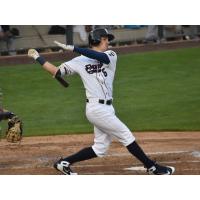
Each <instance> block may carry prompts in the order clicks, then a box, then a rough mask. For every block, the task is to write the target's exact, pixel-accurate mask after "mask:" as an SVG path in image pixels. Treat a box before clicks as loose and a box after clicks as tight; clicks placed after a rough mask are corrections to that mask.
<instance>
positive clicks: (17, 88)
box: [0, 42, 200, 175]
mask: <svg viewBox="0 0 200 200" xmlns="http://www.w3.org/2000/svg"><path fill="white" fill-rule="evenodd" d="M188 44H190V43H188ZM196 44H198V45H199V46H200V44H199V42H198V43H196ZM196 44H195V45H196ZM198 45H196V48H189V49H178V50H177V51H175V50H172V51H166V53H165V52H164V51H162V52H151V53H147V54H146V53H143V52H141V49H142V50H143V51H145V47H142V48H141V49H140V50H139V51H140V52H141V53H140V54H127V55H123V56H120V57H119V68H118V69H117V73H116V82H115V85H114V89H115V90H114V97H115V100H114V104H115V108H116V111H117V115H118V116H119V118H120V119H121V120H122V121H123V122H125V123H126V124H127V125H128V127H129V128H130V129H131V130H133V131H134V130H136V132H134V135H135V136H136V138H137V140H138V142H139V144H141V146H142V147H143V148H144V150H145V152H147V154H148V155H150V157H151V158H153V159H156V160H157V161H158V162H159V163H161V164H166V165H168V164H169V165H172V166H175V167H176V173H175V174H200V131H199V130H200V110H199V108H200V59H199V51H200V48H198V47H197V46H198ZM185 46H186V47H187V43H186V44H185ZM151 48H155V49H159V48H160V47H159V45H157V46H153V47H152V46H147V49H148V50H149V49H151ZM162 48H163V46H162ZM174 48H176V45H174V44H171V46H170V44H167V45H166V49H170V50H171V49H174ZM163 49H164V48H163ZM163 49H162V50H163ZM127 50H128V49H127ZM123 53H124V52H123ZM129 53H130V52H129ZM134 53H136V52H134ZM158 55H160V57H159V56H158ZM134 56H135V58H134ZM131 59H132V62H134V65H133V66H131V65H130V63H129V62H130V61H131ZM144 60H145V62H144V63H143V61H144ZM176 61H177V62H176ZM59 63H61V62H59ZM57 64H58V63H57ZM158 66H159V67H158ZM132 67H133V68H132ZM132 70H134V73H132ZM31 74H32V77H31V76H30V75H31ZM0 77H1V79H0V87H1V88H2V89H3V93H4V106H5V107H7V108H8V109H11V110H12V111H14V112H16V113H17V114H18V115H19V116H21V118H22V120H23V122H24V130H25V134H24V136H34V137H24V138H23V140H22V143H21V144H10V143H7V142H6V141H5V139H1V142H0V152H1V154H0V174H59V173H58V172H57V171H55V170H54V169H53V168H52V165H53V163H54V161H56V160H57V159H58V158H59V157H60V156H67V155H69V154H71V153H75V152H76V151H78V150H79V149H81V148H83V147H86V146H88V145H92V144H93V134H84V132H85V133H90V132H92V126H91V125H90V124H89V123H88V122H87V120H86V119H85V117H84V105H85V99H84V90H83V87H82V86H80V85H81V84H80V80H79V78H78V77H75V78H72V79H71V80H70V82H71V84H72V85H71V87H70V88H69V89H67V90H66V89H63V88H61V86H59V84H58V83H55V81H54V80H52V79H51V77H50V78H49V75H48V74H46V73H45V72H42V70H41V69H40V67H39V66H38V65H22V66H19V65H18V66H16V67H15V66H9V67H6V66H2V67H0ZM124 85H126V86H128V87H124ZM80 98H81V99H80ZM5 129H6V123H5V122H3V131H5ZM141 131H145V132H141ZM149 131H151V132H149ZM163 131H165V132H163ZM166 131H169V132H166ZM174 131H176V132H174ZM76 132H78V133H80V132H81V133H82V134H81V135H76ZM70 133H73V135H70ZM59 134H62V135H59ZM65 134H66V135H65ZM37 135H46V136H37ZM49 135H54V136H49ZM35 136H37V137H35ZM73 169H74V170H75V171H76V172H78V173H79V174H133V175H135V174H146V173H145V169H144V168H143V166H142V165H141V164H140V163H139V162H138V161H137V160H136V159H135V158H133V157H132V156H131V155H130V154H129V153H128V152H127V150H126V148H124V147H122V145H121V144H119V143H118V142H116V141H114V142H113V143H112V145H111V148H110V150H109V152H108V155H107V156H106V157H105V158H95V159H93V160H89V161H84V162H80V163H77V164H75V165H74V166H73Z"/></svg>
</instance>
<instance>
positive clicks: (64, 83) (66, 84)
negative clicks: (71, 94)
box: [55, 76, 69, 87]
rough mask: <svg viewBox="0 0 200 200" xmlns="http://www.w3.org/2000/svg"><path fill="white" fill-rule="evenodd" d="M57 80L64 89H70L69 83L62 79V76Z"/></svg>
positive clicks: (57, 77)
mask: <svg viewBox="0 0 200 200" xmlns="http://www.w3.org/2000/svg"><path fill="white" fill-rule="evenodd" d="M55 79H56V80H57V81H58V82H59V83H60V84H61V85H62V86H63V87H68V86H69V83H68V82H67V81H66V80H64V79H63V78H62V77H60V76H56V77H55Z"/></svg>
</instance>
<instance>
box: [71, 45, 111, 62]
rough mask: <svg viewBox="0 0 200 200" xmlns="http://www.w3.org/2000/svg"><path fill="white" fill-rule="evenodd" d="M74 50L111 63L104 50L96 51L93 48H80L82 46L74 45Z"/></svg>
mask: <svg viewBox="0 0 200 200" xmlns="http://www.w3.org/2000/svg"><path fill="white" fill-rule="evenodd" d="M74 52H77V53H80V54H81V55H84V56H86V57H88V58H92V59H96V60H98V61H99V62H102V63H105V64H109V63H110V60H109V58H108V56H107V54H105V53H103V52H98V51H94V50H92V49H87V48H80V47H74Z"/></svg>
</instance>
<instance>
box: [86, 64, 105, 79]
mask: <svg viewBox="0 0 200 200" xmlns="http://www.w3.org/2000/svg"><path fill="white" fill-rule="evenodd" d="M102 66H103V64H102V63H99V64H97V65H92V64H88V65H85V70H86V71H87V73H88V74H94V73H100V72H103V74H104V76H105V77H106V76H107V72H106V71H105V68H102Z"/></svg>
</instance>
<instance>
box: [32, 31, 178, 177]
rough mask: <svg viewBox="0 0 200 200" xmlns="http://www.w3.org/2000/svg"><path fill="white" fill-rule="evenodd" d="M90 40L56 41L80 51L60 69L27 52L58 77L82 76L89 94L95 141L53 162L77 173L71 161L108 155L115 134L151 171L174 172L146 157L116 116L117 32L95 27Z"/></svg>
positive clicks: (34, 53) (87, 109)
mask: <svg viewBox="0 0 200 200" xmlns="http://www.w3.org/2000/svg"><path fill="white" fill-rule="evenodd" d="M88 39H89V46H90V49H86V48H79V47H76V46H72V45H65V44H61V43H59V42H57V41H55V43H56V44H57V45H58V46H59V47H61V48H63V49H65V50H70V51H74V52H77V53H79V54H81V56H78V57H76V58H74V59H72V60H70V61H68V62H65V63H63V64H61V65H60V66H59V68H57V67H56V66H54V65H52V64H51V63H49V62H47V61H46V60H45V59H44V58H43V57H41V56H40V55H39V54H38V52H37V51H36V50H35V49H30V50H29V52H28V56H30V57H32V58H34V59H35V60H37V61H38V62H39V63H40V64H41V65H42V66H43V68H44V69H45V70H47V71H48V72H50V73H51V74H52V75H53V76H54V77H55V78H58V77H62V76H64V75H73V74H78V75H79V76H80V77H81V79H82V82H83V84H84V87H85V90H86V97H87V99H86V102H87V103H86V116H87V119H88V120H89V121H90V123H92V124H93V125H94V134H95V137H94V144H93V145H92V146H91V147H87V148H84V149H82V150H80V151H79V152H77V153H75V154H73V155H71V156H68V157H66V158H61V159H60V160H58V161H57V162H56V163H55V164H54V168H55V169H57V170H58V171H60V172H62V173H63V174H66V175H73V174H76V173H74V172H73V171H72V170H71V168H70V166H71V165H72V164H74V163H75V162H79V161H83V160H88V159H91V158H95V157H103V156H105V155H106V152H107V150H108V148H109V146H110V144H111V142H112V138H113V137H115V138H117V139H118V141H119V142H121V143H122V144H123V145H124V146H125V147H126V148H127V149H128V151H129V152H130V153H131V154H132V155H134V156H135V157H136V158H137V159H139V160H140V161H141V162H142V163H143V164H144V166H145V168H147V172H148V173H149V174H156V175H163V174H173V173H174V171H175V168H174V167H170V166H161V165H159V164H157V163H155V162H154V161H152V160H151V159H150V158H148V157H147V155H146V154H145V153H144V152H143V150H142V149H141V148H140V146H139V145H138V144H137V142H136V141H135V137H134V136H133V134H132V133H131V131H130V130H129V129H128V127H127V126H126V125H125V124H124V123H123V122H121V121H120V120H119V119H118V117H117V116H116V115H115V110H114V108H113V106H112V101H113V96H112V94H113V80H114V76H115V70H116V63H117V55H116V53H115V52H114V51H112V50H108V45H109V42H110V41H111V40H113V39H114V35H112V34H109V33H108V31H107V30H106V29H96V30H93V31H91V32H90V34H89V38H88Z"/></svg>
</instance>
